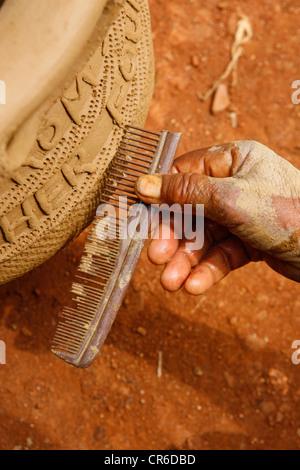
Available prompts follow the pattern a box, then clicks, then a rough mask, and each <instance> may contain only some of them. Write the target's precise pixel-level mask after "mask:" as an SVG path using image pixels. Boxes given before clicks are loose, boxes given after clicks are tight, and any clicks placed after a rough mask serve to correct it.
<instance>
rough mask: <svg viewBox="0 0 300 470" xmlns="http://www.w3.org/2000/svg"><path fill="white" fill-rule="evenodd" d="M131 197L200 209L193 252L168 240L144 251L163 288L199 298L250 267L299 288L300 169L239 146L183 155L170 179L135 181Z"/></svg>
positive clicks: (254, 146)
mask: <svg viewBox="0 0 300 470" xmlns="http://www.w3.org/2000/svg"><path fill="white" fill-rule="evenodd" d="M136 193H137V195H138V196H139V197H140V199H141V200H143V201H144V202H146V203H148V204H163V203H167V204H169V205H172V204H175V203H177V204H180V205H184V204H193V205H196V204H204V211H205V212H204V213H205V237H204V246H203V248H202V249H201V250H198V251H191V250H190V249H188V248H187V241H186V240H185V239H182V240H176V238H175V237H173V236H172V237H169V238H168V239H163V238H160V239H157V240H152V242H151V244H150V245H149V250H148V255H149V259H150V261H152V262H153V263H154V264H157V265H163V264H165V265H166V266H165V269H164V271H163V273H162V278H161V283H162V285H163V287H164V288H165V289H167V290H169V291H176V290H178V289H180V288H181V287H182V286H184V287H185V289H186V291H187V292H189V293H190V294H194V295H199V294H203V293H204V292H206V291H207V290H208V289H209V288H210V287H212V286H213V285H214V284H215V283H217V282H219V281H220V280H221V279H222V278H224V277H225V276H226V275H228V274H229V273H230V272H231V271H233V270H234V269H237V268H240V267H241V266H243V265H245V264H247V263H249V262H250V261H265V262H266V263H267V264H268V265H269V266H271V268H273V269H274V270H275V271H277V272H278V273H280V274H282V275H284V276H286V277H288V278H290V279H293V280H294V281H298V282H300V171H299V170H297V169H296V168H295V167H294V166H293V165H292V164H290V163H289V162H288V161H286V160H284V159H283V158H281V157H280V156H278V155H277V154H276V153H274V152H273V151H272V150H270V149H268V148H267V147H265V146H264V145H262V144H260V143H258V142H254V141H251V140H245V141H240V142H233V143H230V144H225V145H221V146H218V147H212V148H208V149H202V150H197V151H194V152H191V153H188V154H186V155H183V156H182V157H179V158H178V159H177V160H175V162H174V166H173V168H172V170H171V174H170V175H153V176H150V175H147V176H143V177H141V178H139V180H138V181H137V183H136Z"/></svg>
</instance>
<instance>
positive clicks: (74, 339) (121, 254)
mask: <svg viewBox="0 0 300 470" xmlns="http://www.w3.org/2000/svg"><path fill="white" fill-rule="evenodd" d="M180 137H181V134H179V133H170V132H167V131H162V132H160V133H158V132H151V131H148V130H145V129H141V128H138V127H132V126H130V127H129V126H128V127H126V129H125V131H124V135H123V138H122V141H121V144H120V146H119V149H118V152H117V154H116V156H115V157H114V160H113V162H112V165H111V167H110V169H109V171H108V175H107V178H106V184H105V187H104V190H103V192H102V199H101V206H100V207H99V208H98V210H97V216H96V218H95V220H94V221H93V223H92V226H91V230H90V233H89V236H88V239H87V242H86V244H85V247H84V252H83V255H82V258H81V261H80V265H79V267H78V269H77V272H76V275H75V277H76V281H75V282H74V283H73V285H72V289H71V292H72V293H73V300H72V302H73V305H72V306H68V307H65V308H64V309H63V312H62V316H61V319H60V321H59V323H58V326H57V329H56V333H55V336H54V339H53V343H52V352H53V353H54V354H55V355H56V356H58V357H60V358H61V359H63V360H65V361H66V362H68V363H70V364H72V365H74V366H76V367H80V368H86V367H89V366H90V365H91V364H92V363H93V362H94V360H95V358H96V357H97V355H98V354H99V352H100V350H101V348H102V346H103V344H104V342H105V340H106V337H107V335H108V333H109V331H110V329H111V327H112V324H113V322H114V320H115V317H116V315H117V313H118V310H119V308H120V306H121V304H122V301H123V299H124V296H125V293H126V290H127V287H128V284H129V282H130V280H131V278H132V275H133V272H134V269H135V267H136V264H137V262H138V260H139V257H140V255H141V252H142V249H143V246H144V243H145V240H146V239H147V236H148V225H149V224H148V221H149V216H150V210H151V209H150V208H147V210H146V207H147V206H146V205H144V204H142V203H140V201H139V199H138V198H137V196H136V195H135V192H134V185H135V182H136V180H137V179H138V178H139V177H140V176H142V175H143V174H153V173H168V172H169V170H170V168H171V165H172V162H173V160H174V157H175V153H176V150H177V148H178V144H179V140H180ZM137 203H140V208H141V210H140V211H139V210H138V211H137V212H136V213H135V215H134V216H133V215H132V214H130V213H128V211H130V209H133V208H134V207H137V206H135V205H136V204H137ZM108 206H110V207H112V208H114V209H115V212H114V213H113V214H112V215H111V214H108V213H107V207H108ZM108 222H109V223H108ZM125 224H126V225H125ZM128 225H131V229H133V230H134V229H136V228H137V227H138V233H139V237H138V238H133V239H132V238H128V237H127V238H126V237H125V238H124V239H123V238H122V236H121V235H122V234H123V232H124V228H125V227H127V228H128Z"/></svg>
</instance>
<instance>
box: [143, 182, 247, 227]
mask: <svg viewBox="0 0 300 470" xmlns="http://www.w3.org/2000/svg"><path fill="white" fill-rule="evenodd" d="M234 189H238V188H236V186H235V180H234V178H231V177H229V178H212V177H209V176H205V175H200V174H197V173H177V174H172V175H159V174H155V175H145V176H141V177H140V178H139V179H138V180H137V182H136V185H135V192H136V194H137V196H138V197H139V198H140V199H141V200H142V201H143V202H145V203H147V204H164V203H165V204H168V205H172V204H180V205H182V206H183V205H184V204H192V205H193V206H194V207H195V206H196V204H203V205H204V214H205V217H208V218H210V219H211V220H214V221H215V222H218V223H220V224H223V225H226V226H230V225H231V221H230V220H229V219H230V213H231V212H234V211H232V209H233V207H231V201H232V203H233V204H234V200H235V199H236V198H235V196H234V193H235V191H234ZM233 204H232V205H233ZM228 217H229V219H228Z"/></svg>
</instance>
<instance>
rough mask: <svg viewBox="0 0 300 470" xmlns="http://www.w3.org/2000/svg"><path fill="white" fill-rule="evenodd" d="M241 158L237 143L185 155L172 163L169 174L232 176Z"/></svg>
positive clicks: (239, 165) (240, 162) (242, 157)
mask: <svg viewBox="0 0 300 470" xmlns="http://www.w3.org/2000/svg"><path fill="white" fill-rule="evenodd" d="M245 157H246V155H245V156H243V155H242V154H241V152H240V150H239V146H238V143H237V142H231V143H228V144H224V145H219V146H217V147H209V148H204V149H200V150H194V151H193V152H189V153H186V154H185V155H182V156H181V157H179V158H177V159H176V160H175V161H174V164H173V167H172V170H171V173H173V174H174V173H199V174H201V175H206V176H213V177H215V178H226V177H230V176H233V175H234V174H235V173H237V171H238V170H239V168H240V167H241V165H242V163H243V161H244V159H245Z"/></svg>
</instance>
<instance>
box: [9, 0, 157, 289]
mask: <svg viewBox="0 0 300 470" xmlns="http://www.w3.org/2000/svg"><path fill="white" fill-rule="evenodd" d="M0 64H1V67H0V91H1V85H2V95H3V93H4V84H5V103H6V104H0V283H4V282H7V281H10V280H11V279H14V278H15V277H17V276H20V275H22V274H23V273H25V272H27V271H29V270H31V269H32V268H34V267H35V266H37V265H39V264H40V263H42V262H44V261H45V260H47V259H48V258H49V257H51V256H53V255H54V254H55V253H57V251H58V250H60V249H61V248H62V247H63V246H65V245H66V243H68V242H69V241H70V240H72V239H73V238H74V237H76V236H77V235H78V234H79V233H80V232H81V231H82V230H83V229H84V228H85V227H86V226H87V225H88V224H89V222H90V221H91V219H92V218H93V216H94V214H95V210H96V207H97V205H98V203H99V200H100V195H101V188H102V187H103V184H104V174H105V171H106V170H107V168H108V166H109V164H110V162H111V160H112V158H113V157H114V155H115V152H116V149H117V148H118V145H119V142H120V140H121V137H122V133H123V128H124V126H125V125H127V124H131V125H138V126H143V125H144V123H145V119H146V115H147V112H148V108H149V104H150V100H151V97H152V90H153V78H154V73H153V72H154V67H153V52H152V39H151V27H150V16H149V10H148V1H147V0H109V1H106V0H89V1H88V2H87V1H86V0H68V2H66V1H65V0H51V2H49V1H47V0H42V1H41V0H30V2H28V1H27V0H10V1H5V2H4V4H3V6H2V7H1V9H0ZM0 98H1V93H0ZM2 98H3V96H2ZM3 102H4V100H3V99H2V102H1V100H0V103H3Z"/></svg>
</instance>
